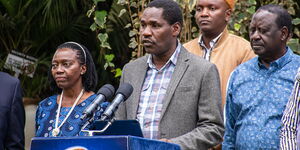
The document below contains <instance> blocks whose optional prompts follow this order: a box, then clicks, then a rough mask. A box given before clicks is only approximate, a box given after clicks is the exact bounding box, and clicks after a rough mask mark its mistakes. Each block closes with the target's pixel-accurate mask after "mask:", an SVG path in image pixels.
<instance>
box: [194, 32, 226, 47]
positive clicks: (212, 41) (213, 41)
mask: <svg viewBox="0 0 300 150" xmlns="http://www.w3.org/2000/svg"><path fill="white" fill-rule="evenodd" d="M222 33H223V32H221V33H220V34H219V35H218V36H217V37H216V38H214V39H212V40H211V41H210V42H209V45H210V47H211V48H212V47H214V46H215V45H216V43H217V41H218V40H219V38H220V37H221V35H222ZM198 43H199V44H200V46H202V47H204V48H205V49H208V48H207V47H206V46H205V44H204V41H203V36H202V34H201V35H200V36H199V39H198Z"/></svg>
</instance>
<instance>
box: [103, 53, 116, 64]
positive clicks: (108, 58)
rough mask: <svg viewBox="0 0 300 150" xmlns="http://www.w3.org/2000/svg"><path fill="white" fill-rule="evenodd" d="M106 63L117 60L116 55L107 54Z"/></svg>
mask: <svg viewBox="0 0 300 150" xmlns="http://www.w3.org/2000/svg"><path fill="white" fill-rule="evenodd" d="M104 58H105V60H106V62H111V61H112V60H113V59H114V58H115V55H114V54H106V55H105V56H104Z"/></svg>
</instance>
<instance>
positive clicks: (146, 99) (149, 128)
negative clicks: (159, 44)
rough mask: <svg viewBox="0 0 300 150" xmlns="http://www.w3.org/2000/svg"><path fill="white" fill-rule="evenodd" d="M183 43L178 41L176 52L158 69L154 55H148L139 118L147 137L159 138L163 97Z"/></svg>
mask: <svg viewBox="0 0 300 150" xmlns="http://www.w3.org/2000/svg"><path fill="white" fill-rule="evenodd" d="M180 48H181V44H180V43H179V42H178V45H177V47H176V50H175V52H174V53H173V54H172V56H171V57H170V59H169V60H168V61H167V63H166V64H165V65H164V66H163V67H162V68H161V69H160V70H158V69H156V67H155V65H154V64H153V62H152V56H151V55H150V57H148V61H147V63H148V70H147V73H146V77H145V80H144V83H143V86H142V92H141V97H140V102H139V106H138V112H137V119H138V121H139V122H140V124H141V128H142V131H143V134H144V137H145V138H150V139H159V134H158V126H159V122H160V116H161V111H162V106H163V99H164V97H165V95H166V91H167V88H168V85H169V82H170V80H171V77H172V74H173V72H174V69H175V66H176V62H177V58H178V54H179V52H180Z"/></svg>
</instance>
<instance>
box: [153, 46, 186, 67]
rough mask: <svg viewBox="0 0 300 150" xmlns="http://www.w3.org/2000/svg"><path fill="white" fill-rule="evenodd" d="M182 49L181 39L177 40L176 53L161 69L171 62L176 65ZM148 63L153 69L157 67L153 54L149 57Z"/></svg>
mask: <svg viewBox="0 0 300 150" xmlns="http://www.w3.org/2000/svg"><path fill="white" fill-rule="evenodd" d="M180 49H181V43H180V42H179V40H177V47H176V49H175V51H174V53H173V54H172V56H171V57H170V58H169V60H168V61H167V62H166V64H165V65H164V66H163V67H162V68H161V69H160V70H162V69H163V68H165V67H166V65H167V64H169V63H170V62H171V63H172V64H174V65H175V66H176V62H177V59H178V55H179V52H180ZM147 64H148V66H149V67H150V68H152V69H155V68H156V67H155V65H154V63H153V61H152V55H150V56H149V57H148V60H147Z"/></svg>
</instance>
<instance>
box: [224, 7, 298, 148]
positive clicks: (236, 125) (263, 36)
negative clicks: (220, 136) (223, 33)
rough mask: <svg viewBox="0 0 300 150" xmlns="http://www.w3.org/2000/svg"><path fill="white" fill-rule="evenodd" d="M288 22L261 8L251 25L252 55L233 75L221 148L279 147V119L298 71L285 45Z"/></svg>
mask: <svg viewBox="0 0 300 150" xmlns="http://www.w3.org/2000/svg"><path fill="white" fill-rule="evenodd" d="M291 28H292V19H291V16H290V15H289V14H288V12H287V11H286V10H285V9H284V8H282V7H281V6H279V5H266V6H262V7H260V8H259V9H258V10H257V11H256V12H255V13H254V15H253V16H252V20H251V23H250V26H249V36H250V43H251V47H252V48H253V50H254V52H255V54H257V55H258V57H255V58H253V59H251V60H249V61H248V62H245V63H243V64H241V65H239V66H238V67H237V68H236V69H235V70H234V71H233V72H232V74H231V77H230V79H229V83H228V90H227V96H226V100H227V101H226V109H225V112H226V113H225V114H226V124H225V135H224V142H223V144H222V146H223V150H229V149H230V150H233V149H241V150H253V149H272V150H273V149H279V143H280V142H279V141H280V140H279V139H280V138H279V135H280V128H281V117H282V115H283V111H284V109H285V107H286V104H287V101H288V99H289V97H290V93H291V92H292V89H293V85H294V77H295V76H296V73H297V69H298V68H299V67H300V57H299V56H298V55H295V54H294V53H293V51H292V50H291V49H290V48H289V47H287V45H286V43H287V41H288V40H289V38H290V35H291V31H292V30H291Z"/></svg>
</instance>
